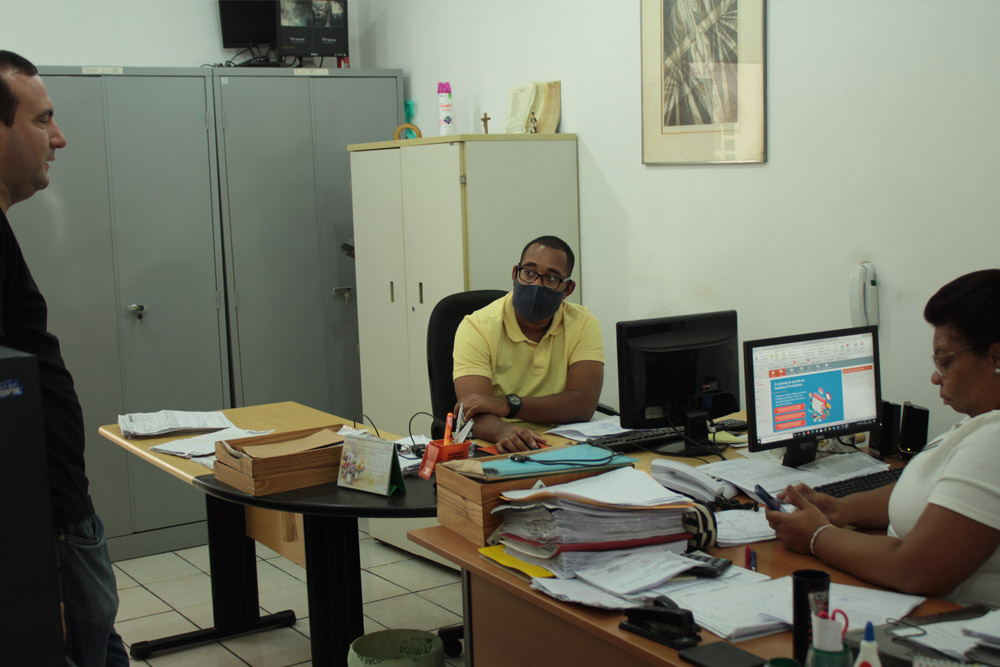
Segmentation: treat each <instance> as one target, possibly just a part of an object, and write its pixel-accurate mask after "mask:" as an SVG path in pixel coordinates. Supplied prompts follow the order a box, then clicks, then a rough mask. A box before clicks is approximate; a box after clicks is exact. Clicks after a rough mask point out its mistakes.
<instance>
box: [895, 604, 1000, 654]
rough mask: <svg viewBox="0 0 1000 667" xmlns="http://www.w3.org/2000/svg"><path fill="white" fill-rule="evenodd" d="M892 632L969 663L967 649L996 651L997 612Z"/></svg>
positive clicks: (999, 626)
mask: <svg viewBox="0 0 1000 667" xmlns="http://www.w3.org/2000/svg"><path fill="white" fill-rule="evenodd" d="M892 634H894V635H895V636H897V637H906V638H907V639H908V640H909V641H910V642H912V643H914V644H919V645H920V646H923V647H925V648H929V649H933V650H935V651H937V652H939V653H943V654H945V655H947V656H948V657H949V658H951V659H952V660H957V661H959V662H969V661H970V660H969V652H970V651H973V650H976V649H985V650H987V651H997V650H1000V611H991V612H988V613H987V614H985V615H983V616H980V617H979V618H973V619H965V620H960V621H945V622H943V623H932V624H929V625H921V626H919V627H900V628H897V629H895V630H893V631H892Z"/></svg>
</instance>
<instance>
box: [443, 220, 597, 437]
mask: <svg viewBox="0 0 1000 667" xmlns="http://www.w3.org/2000/svg"><path fill="white" fill-rule="evenodd" d="M574 263H575V258H574V255H573V250H572V249H571V248H570V247H569V246H568V245H567V244H566V242H564V241H563V240H561V239H559V238H557V237H555V236H542V237H540V238H537V239H535V240H534V241H532V242H531V243H529V244H528V245H526V246H525V247H524V250H523V251H522V252H521V261H520V263H518V264H517V265H516V266H514V270H513V272H512V274H511V277H512V278H513V280H514V290H513V291H512V292H511V293H510V294H508V295H506V296H505V297H503V298H502V299H498V300H497V301H494V302H493V303H491V304H490V305H488V306H486V307H485V308H482V309H480V310H477V311H476V312H474V313H472V314H471V315H468V316H467V317H466V318H465V319H464V320H463V321H462V323H461V324H460V325H459V327H458V331H457V332H456V333H455V355H454V356H455V365H454V373H453V376H452V377H453V378H454V380H455V394H456V395H457V396H458V403H459V404H461V405H464V406H465V415H466V417H475V419H476V424H475V427H474V430H473V435H474V436H475V437H477V438H482V439H484V440H489V441H491V442H495V443H496V444H497V450H498V451H500V452H517V451H525V450H527V449H537V448H538V443H544V442H545V438H543V437H542V436H541V435H540V434H539V433H537V432H535V431H533V430H531V429H530V428H528V427H527V426H525V425H524V422H531V423H534V424H568V423H572V422H578V421H587V420H589V419H590V418H591V416H593V414H594V410H595V409H596V408H597V401H598V398H599V397H600V394H601V385H602V384H603V382H604V342H603V339H602V337H601V325H600V323H599V322H598V321H597V318H596V317H594V315H593V314H592V313H591V312H590V311H589V310H588V309H587V308H584V307H583V306H578V305H576V304H575V303H570V302H568V301H565V299H566V297H568V296H569V295H570V294H572V293H573V290H574V289H575V288H576V283H574V282H573V281H572V280H571V279H570V277H569V276H570V274H571V273H572V271H573V265H574ZM457 411H458V406H457V405H456V412H457Z"/></svg>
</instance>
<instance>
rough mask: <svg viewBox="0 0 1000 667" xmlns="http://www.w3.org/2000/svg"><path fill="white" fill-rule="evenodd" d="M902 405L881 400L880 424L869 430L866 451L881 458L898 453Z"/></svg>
mask: <svg viewBox="0 0 1000 667" xmlns="http://www.w3.org/2000/svg"><path fill="white" fill-rule="evenodd" d="M902 410H903V406H901V405H900V404H899V403H893V402H892V401H882V426H881V427H880V428H877V429H875V430H873V431H872V432H871V439H870V441H869V443H868V451H869V453H871V455H872V456H877V457H879V458H883V457H885V456H892V455H893V454H897V453H899V421H900V417H901V412H902Z"/></svg>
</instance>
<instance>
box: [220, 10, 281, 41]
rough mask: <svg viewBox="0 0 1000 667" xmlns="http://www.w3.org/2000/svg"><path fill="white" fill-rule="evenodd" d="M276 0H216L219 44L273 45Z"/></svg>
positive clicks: (275, 24)
mask: <svg viewBox="0 0 1000 667" xmlns="http://www.w3.org/2000/svg"><path fill="white" fill-rule="evenodd" d="M277 7H278V0H219V19H220V21H221V23H222V48H224V49H245V48H248V47H251V46H274V43H275V40H276V39H277V25H278V20H277Z"/></svg>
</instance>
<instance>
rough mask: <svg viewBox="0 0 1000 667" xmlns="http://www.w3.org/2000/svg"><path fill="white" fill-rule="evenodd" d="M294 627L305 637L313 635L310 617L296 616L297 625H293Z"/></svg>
mask: <svg viewBox="0 0 1000 667" xmlns="http://www.w3.org/2000/svg"><path fill="white" fill-rule="evenodd" d="M292 629H293V630H295V631H296V632H298V633H300V634H302V635H303V636H305V637H311V636H312V635H311V634H310V629H309V619H308V618H298V617H296V619H295V625H293V626H292Z"/></svg>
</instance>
